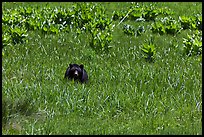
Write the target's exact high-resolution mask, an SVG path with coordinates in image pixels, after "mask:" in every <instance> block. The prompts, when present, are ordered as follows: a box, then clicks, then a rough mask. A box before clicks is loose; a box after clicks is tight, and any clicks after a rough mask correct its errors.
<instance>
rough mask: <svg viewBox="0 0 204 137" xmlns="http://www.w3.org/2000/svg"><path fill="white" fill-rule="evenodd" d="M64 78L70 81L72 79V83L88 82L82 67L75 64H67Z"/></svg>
mask: <svg viewBox="0 0 204 137" xmlns="http://www.w3.org/2000/svg"><path fill="white" fill-rule="evenodd" d="M64 78H68V79H70V80H72V79H74V81H80V82H81V83H84V82H87V81H88V75H87V73H86V70H85V69H84V66H83V65H77V64H69V67H68V68H67V70H66V72H65V76H64Z"/></svg>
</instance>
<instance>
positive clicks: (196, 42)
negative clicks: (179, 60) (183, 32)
mask: <svg viewBox="0 0 204 137" xmlns="http://www.w3.org/2000/svg"><path fill="white" fill-rule="evenodd" d="M183 45H184V52H185V54H186V55H187V56H192V55H200V54H202V32H199V31H197V32H196V33H195V34H193V35H187V38H183Z"/></svg>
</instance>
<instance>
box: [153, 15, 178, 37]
mask: <svg viewBox="0 0 204 137" xmlns="http://www.w3.org/2000/svg"><path fill="white" fill-rule="evenodd" d="M151 30H152V32H153V33H159V34H165V33H166V34H171V35H175V34H177V33H180V31H181V25H180V23H179V22H178V21H176V20H174V19H173V18H172V17H165V18H163V19H161V20H158V21H156V22H154V23H153V24H152V28H151Z"/></svg>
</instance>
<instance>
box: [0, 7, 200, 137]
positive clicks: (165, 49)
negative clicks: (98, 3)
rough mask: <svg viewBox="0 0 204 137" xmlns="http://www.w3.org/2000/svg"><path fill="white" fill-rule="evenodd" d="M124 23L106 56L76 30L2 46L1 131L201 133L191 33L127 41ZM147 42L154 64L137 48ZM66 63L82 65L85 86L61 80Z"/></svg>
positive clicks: (37, 35) (197, 67)
mask: <svg viewBox="0 0 204 137" xmlns="http://www.w3.org/2000/svg"><path fill="white" fill-rule="evenodd" d="M110 4H113V3H110ZM186 4H187V3H186ZM115 5H118V3H115ZM158 5H160V4H158ZM165 5H168V6H170V7H171V8H172V9H173V8H174V10H178V9H180V7H179V6H178V8H177V7H176V6H172V5H175V4H171V3H168V4H165ZM187 5H188V4H187ZM116 7H117V6H116ZM122 7H123V6H121V8H122ZM198 7H199V8H201V7H200V6H198ZM109 10H110V9H109ZM117 10H118V9H117ZM183 14H184V15H190V14H192V13H191V12H190V11H189V12H188V13H186V11H185V13H183ZM124 23H126V22H124ZM124 23H122V24H121V25H120V26H119V27H116V28H115V30H114V32H113V35H114V36H113V41H112V42H111V45H112V46H113V48H112V49H111V50H110V53H109V54H105V55H100V54H97V53H95V52H94V51H93V50H92V49H91V48H90V47H89V45H88V43H87V39H88V35H82V36H81V37H77V38H76V37H75V33H74V32H73V33H70V34H68V33H61V34H58V35H45V36H44V35H42V34H41V33H39V32H31V33H30V34H29V41H28V43H27V44H21V45H20V44H19V45H15V46H7V47H5V48H4V49H3V51H4V56H3V58H2V84H3V86H2V94H3V98H4V97H5V98H6V105H5V106H2V108H3V110H4V109H5V111H6V113H5V115H6V116H7V117H6V122H5V126H4V128H3V131H2V134H74V135H75V134H80V135H81V134H201V133H202V132H201V131H202V125H201V124H202V121H201V118H202V98H201V83H202V81H201V80H202V79H201V74H202V73H201V71H202V68H201V65H202V64H201V61H198V60H197V57H196V56H195V57H187V56H183V54H182V36H185V34H186V33H185V34H183V33H181V34H179V35H178V36H176V37H173V36H171V35H164V36H159V35H157V34H154V35H152V34H150V31H147V32H146V33H145V34H142V35H141V36H140V37H134V36H127V35H125V34H124V33H123V32H122V31H121V28H122V27H123V24H124ZM146 25H148V24H146ZM121 26H122V27H121ZM149 37H153V38H154V44H155V47H156V54H155V62H154V63H149V62H146V61H145V60H144V59H143V58H142V52H141V50H140V48H141V47H142V44H143V43H144V41H145V40H147V39H149ZM69 63H77V64H84V67H85V69H86V71H87V72H88V75H89V82H88V84H85V85H84V84H82V85H81V84H77V83H73V82H72V81H69V82H68V81H65V80H64V79H63V77H64V73H65V70H66V68H67V66H68V64H69ZM3 105H4V104H3Z"/></svg>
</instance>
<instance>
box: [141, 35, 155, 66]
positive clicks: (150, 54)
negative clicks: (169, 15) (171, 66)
mask: <svg viewBox="0 0 204 137" xmlns="http://www.w3.org/2000/svg"><path fill="white" fill-rule="evenodd" d="M141 50H142V52H143V53H144V54H143V56H144V58H145V59H146V61H148V62H153V61H154V56H155V54H156V49H155V45H154V44H153V40H152V38H151V40H150V41H149V43H145V44H143V47H142V48H141Z"/></svg>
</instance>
